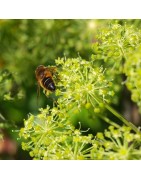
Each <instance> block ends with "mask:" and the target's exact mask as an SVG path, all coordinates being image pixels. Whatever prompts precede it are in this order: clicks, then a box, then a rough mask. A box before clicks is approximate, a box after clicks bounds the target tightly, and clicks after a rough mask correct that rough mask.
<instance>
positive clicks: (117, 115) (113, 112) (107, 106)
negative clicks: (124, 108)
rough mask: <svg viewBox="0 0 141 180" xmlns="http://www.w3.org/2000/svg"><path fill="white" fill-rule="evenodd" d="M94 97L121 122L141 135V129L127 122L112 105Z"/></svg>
mask: <svg viewBox="0 0 141 180" xmlns="http://www.w3.org/2000/svg"><path fill="white" fill-rule="evenodd" d="M92 97H93V98H94V99H95V101H96V102H97V103H98V104H101V103H104V105H105V107H106V109H108V110H109V111H110V112H111V113H112V114H114V115H115V116H116V117H117V118H118V119H119V120H121V121H122V122H123V123H124V124H126V125H127V126H129V127H131V129H132V130H134V131H135V132H136V133H140V131H139V129H138V128H137V127H136V126H135V125H134V124H132V123H131V122H129V121H128V120H126V119H125V118H124V117H123V116H122V115H120V114H119V113H118V112H117V111H116V110H115V109H113V108H112V107H111V106H110V105H108V104H107V103H106V102H103V101H102V100H101V99H99V98H97V97H95V95H92Z"/></svg>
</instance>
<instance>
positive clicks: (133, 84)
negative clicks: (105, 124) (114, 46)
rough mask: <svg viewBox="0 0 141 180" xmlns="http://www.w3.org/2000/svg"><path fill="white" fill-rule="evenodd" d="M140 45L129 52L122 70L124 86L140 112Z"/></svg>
mask: <svg viewBox="0 0 141 180" xmlns="http://www.w3.org/2000/svg"><path fill="white" fill-rule="evenodd" d="M140 52H141V45H140V46H139V47H138V48H137V49H136V50H135V51H134V53H130V54H129V57H128V60H127V61H126V62H125V64H124V72H125V74H126V76H127V79H126V86H127V88H128V89H129V90H130V91H131V98H132V100H133V101H134V102H136V103H137V105H138V107H139V110H140V112H141V54H140Z"/></svg>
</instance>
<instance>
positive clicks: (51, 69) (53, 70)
mask: <svg viewBox="0 0 141 180" xmlns="http://www.w3.org/2000/svg"><path fill="white" fill-rule="evenodd" d="M47 69H48V70H49V71H50V72H51V74H52V75H53V74H54V73H55V72H56V71H57V68H56V67H55V66H53V67H47Z"/></svg>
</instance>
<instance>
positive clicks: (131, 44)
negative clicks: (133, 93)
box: [92, 23, 141, 104]
mask: <svg viewBox="0 0 141 180" xmlns="http://www.w3.org/2000/svg"><path fill="white" fill-rule="evenodd" d="M140 44H141V31H140V30H139V29H137V28H135V27H134V26H132V25H127V24H126V23H124V25H120V24H118V23H114V24H113V23H112V24H109V26H108V27H107V26H106V27H105V28H102V29H101V30H100V31H99V34H98V35H97V42H96V43H94V44H93V54H92V59H93V60H94V61H95V63H96V64H98V65H100V64H103V67H104V68H107V69H109V70H108V71H106V73H105V76H106V79H107V80H110V79H112V80H113V83H114V86H113V91H114V92H115V94H116V96H114V98H113V101H112V102H113V103H115V104H117V103H118V93H119V92H120V90H121V88H122V86H121V84H122V81H123V78H122V76H121V74H127V73H126V72H125V69H124V66H123V65H124V64H126V63H128V61H129V60H128V59H129V58H130V55H131V54H132V56H134V55H135V53H134V52H135V50H136V49H137V48H138V47H139V46H140Z"/></svg>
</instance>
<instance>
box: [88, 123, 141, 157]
mask: <svg viewBox="0 0 141 180" xmlns="http://www.w3.org/2000/svg"><path fill="white" fill-rule="evenodd" d="M91 158H92V159H105V160H106V159H107V160H114V159H115V160H116V159H118V160H125V159H126V160H127V159H141V134H133V133H132V131H131V129H130V127H127V126H122V127H120V128H118V129H117V128H114V127H113V126H109V128H108V130H105V131H104V133H97V135H96V138H95V141H94V143H93V148H92V150H91Z"/></svg>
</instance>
